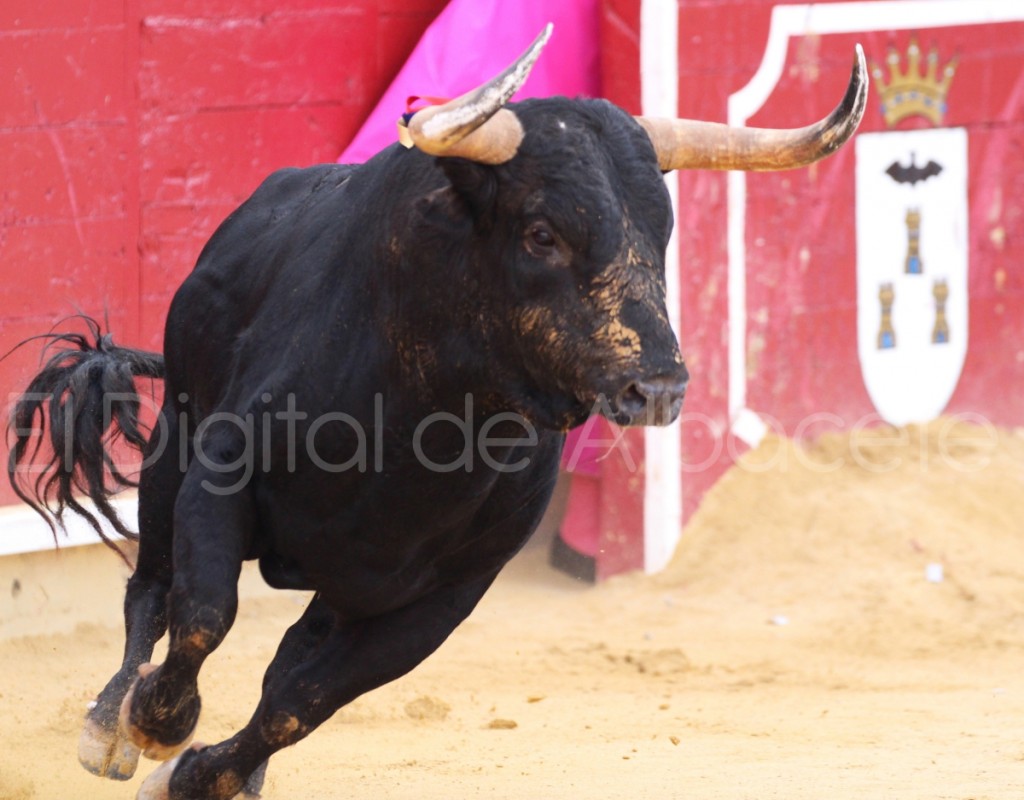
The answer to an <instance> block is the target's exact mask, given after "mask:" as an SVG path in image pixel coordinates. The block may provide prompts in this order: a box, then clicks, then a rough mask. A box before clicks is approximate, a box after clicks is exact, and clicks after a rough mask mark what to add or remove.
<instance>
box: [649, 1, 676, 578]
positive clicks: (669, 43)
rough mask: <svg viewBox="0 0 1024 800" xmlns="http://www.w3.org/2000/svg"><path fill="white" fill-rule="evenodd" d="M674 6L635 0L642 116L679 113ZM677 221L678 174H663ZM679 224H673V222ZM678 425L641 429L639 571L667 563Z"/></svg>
mask: <svg viewBox="0 0 1024 800" xmlns="http://www.w3.org/2000/svg"><path fill="white" fill-rule="evenodd" d="M678 27H679V9H678V6H677V3H676V0H642V2H641V4H640V106H641V110H642V112H643V113H644V114H647V115H649V116H658V117H676V116H678V115H679V44H678ZM665 184H666V185H667V186H668V191H669V196H670V197H671V198H672V208H673V213H674V214H675V218H676V220H677V221H678V219H679V213H678V209H679V177H678V175H677V174H676V173H674V172H672V173H669V174H668V175H666V176H665ZM676 227H678V225H677V226H676ZM679 267H680V264H679V239H678V237H677V234H676V233H675V230H673V234H672V238H671V239H670V240H669V244H668V252H667V253H666V256H665V278H666V289H667V291H666V302H667V305H668V314H669V321H670V322H671V323H672V328H673V330H675V331H677V332H678V331H679V321H680V320H679V300H680V296H679V292H680V280H681V278H680V275H679ZM680 436H681V433H680V428H679V423H678V422H675V423H673V424H672V425H669V426H668V427H667V428H645V429H644V451H645V456H644V470H645V479H644V531H643V535H644V570H645V571H646V572H658V571H659V570H661V569H664V567H665V566H666V565H667V564H668V562H669V560H670V559H671V558H672V554H673V552H674V551H675V548H676V544H677V543H678V541H679V535H680V532H681V528H682V521H683V485H682V440H681V438H680Z"/></svg>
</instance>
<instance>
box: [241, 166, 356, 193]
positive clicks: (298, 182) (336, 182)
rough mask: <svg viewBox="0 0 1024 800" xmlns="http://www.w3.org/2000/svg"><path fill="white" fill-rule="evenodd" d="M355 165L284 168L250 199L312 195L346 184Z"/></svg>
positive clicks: (266, 180) (273, 175)
mask: <svg viewBox="0 0 1024 800" xmlns="http://www.w3.org/2000/svg"><path fill="white" fill-rule="evenodd" d="M356 169H358V165H357V164H316V165H314V166H312V167H284V168H283V169H279V170H276V171H274V172H272V173H270V175H268V176H267V177H266V178H264V180H263V182H262V183H261V184H260V185H259V187H258V188H257V189H256V191H255V192H253V194H252V197H251V198H250V201H251V202H260V201H261V200H268V199H272V198H276V197H281V196H289V195H295V194H312V193H315V192H318V191H321V190H323V189H332V188H337V187H338V186H341V185H342V184H344V183H346V182H347V181H348V179H349V178H350V177H351V175H352V173H353V172H355V170H356Z"/></svg>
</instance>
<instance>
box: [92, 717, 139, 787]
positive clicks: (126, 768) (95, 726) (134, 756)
mask: <svg viewBox="0 0 1024 800" xmlns="http://www.w3.org/2000/svg"><path fill="white" fill-rule="evenodd" d="M140 752H141V751H140V750H139V748H138V747H136V746H135V744H134V743H133V742H131V741H129V740H128V738H127V737H125V736H124V734H123V733H121V731H120V730H119V729H118V727H117V726H114V730H113V731H110V730H108V729H107V728H104V727H103V726H102V725H100V724H99V723H98V722H96V721H95V720H92V719H90V718H89V717H86V718H85V725H84V726H83V727H82V735H81V736H80V737H79V738H78V761H79V763H80V764H81V765H82V766H83V767H85V768H86V769H87V770H89V772H91V773H92V774H93V775H99V776H100V777H101V778H112V779H114V780H116V781H126V780H128V779H129V778H130V777H132V775H134V774H135V768H136V766H138V763H139V753H140Z"/></svg>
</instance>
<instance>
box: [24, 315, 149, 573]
mask: <svg viewBox="0 0 1024 800" xmlns="http://www.w3.org/2000/svg"><path fill="white" fill-rule="evenodd" d="M83 319H84V320H85V322H86V324H87V325H88V327H89V333H88V334H81V333H48V334H43V335H42V336H37V337H32V338H31V339H27V340H26V342H27V341H32V340H34V339H45V340H48V344H47V346H46V349H47V350H53V351H54V352H53V353H52V355H50V357H49V360H47V362H46V364H45V365H44V367H43V369H42V371H41V372H40V373H39V374H38V375H36V377H35V378H34V379H33V381H32V383H31V384H29V386H28V388H27V389H26V390H25V392H24V394H22V395H21V396H20V397H19V399H18V400H17V402H16V404H15V406H14V411H13V414H12V417H11V422H10V431H11V432H12V433H13V439H14V441H13V444H12V447H11V452H10V458H9V460H8V463H7V475H8V478H9V479H10V482H11V486H12V487H13V488H14V491H15V492H16V493H17V495H18V496H19V497H20V498H21V499H22V500H24V501H25V502H26V503H28V504H29V505H30V506H32V508H34V509H35V510H36V511H37V512H39V514H40V515H41V516H42V517H43V519H44V520H46V523H47V524H48V525H49V526H50V529H51V530H52V531H53V534H54V540H55V541H56V537H57V526H58V525H59V526H61V527H63V525H64V521H63V515H64V512H65V511H66V510H67V509H71V510H72V511H74V512H76V513H77V514H79V515H81V516H82V517H84V518H85V519H86V520H87V521H88V522H89V524H90V525H92V527H93V528H94V529H95V530H96V532H97V533H98V534H99V536H100V538H101V539H102V540H103V541H104V542H105V543H106V544H107V545H109V546H110V547H111V548H113V549H114V550H116V551H117V552H118V553H120V554H121V556H122V557H123V558H125V555H124V553H123V551H122V550H121V548H119V547H118V546H117V544H115V543H114V542H113V541H112V540H111V539H110V537H108V536H107V535H106V533H105V532H104V530H103V526H102V525H101V524H100V521H99V519H97V517H96V515H95V514H93V513H92V511H90V510H89V509H87V508H86V507H85V506H84V505H83V504H82V502H81V501H80V499H79V498H80V497H81V496H82V495H86V496H87V497H88V498H89V499H90V500H91V501H92V503H93V505H94V507H95V509H96V510H97V511H98V512H99V513H100V514H101V515H102V516H103V517H105V518H106V519H107V520H108V521H109V522H110V524H111V525H112V526H113V528H114V530H116V531H117V532H118V533H120V534H121V535H122V536H124V537H125V538H127V539H130V540H137V539H138V534H136V533H135V532H134V531H132V530H130V529H129V528H127V527H126V526H125V524H124V523H123V522H122V521H121V519H120V518H119V517H118V515H117V511H116V510H115V509H114V507H113V505H112V504H111V502H110V498H111V497H112V496H113V495H114V494H115V493H116V492H117V491H119V490H120V489H123V488H125V487H128V486H135V485H137V484H136V482H135V481H134V480H132V479H131V478H130V477H129V476H127V475H125V474H124V473H123V472H122V471H121V470H120V469H118V467H117V464H116V462H115V460H114V458H113V455H112V451H111V447H112V445H113V444H114V442H115V441H116V440H117V439H118V438H119V437H122V436H123V438H124V440H125V441H126V442H128V443H129V444H130V445H131V446H132V447H134V448H136V449H137V450H139V451H140V452H141V451H142V450H143V448H144V446H145V444H146V435H145V430H144V428H141V427H140V424H139V406H140V397H139V394H138V392H137V390H136V388H135V380H134V379H135V378H136V377H149V378H156V379H162V378H163V377H164V359H163V356H161V355H159V354H158V353H147V352H145V351H142V350H133V349H130V348H127V347H118V346H117V345H115V344H114V342H113V339H112V338H111V336H110V334H109V333H108V334H104V333H103V332H102V330H101V328H100V326H99V324H98V323H97V322H96V321H95V320H92V319H89V318H83ZM21 344H25V342H22V343H21ZM20 346H21V345H19V347H20ZM47 427H48V428H49V430H47ZM33 441H34V445H33ZM44 444H48V445H49V447H48V448H46V447H44ZM47 449H48V450H49V451H50V452H49V453H47V452H46V450H47ZM41 453H42V454H43V455H42V457H41V458H40V454H41ZM46 459H48V460H46ZM44 462H45V463H44ZM125 560H126V561H127V558H125Z"/></svg>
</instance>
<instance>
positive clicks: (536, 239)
mask: <svg viewBox="0 0 1024 800" xmlns="http://www.w3.org/2000/svg"><path fill="white" fill-rule="evenodd" d="M555 244H556V240H555V233H554V231H552V230H551V227H550V226H549V225H548V224H547V223H546V222H539V221H538V222H534V223H533V224H531V225H530V227H529V228H527V229H526V248H527V250H529V251H530V252H531V253H532V254H533V255H535V256H537V257H538V258H543V257H545V256H547V255H549V254H550V253H551V251H552V250H554V249H555Z"/></svg>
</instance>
